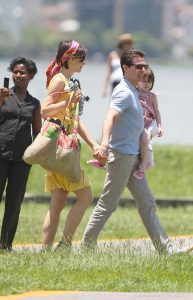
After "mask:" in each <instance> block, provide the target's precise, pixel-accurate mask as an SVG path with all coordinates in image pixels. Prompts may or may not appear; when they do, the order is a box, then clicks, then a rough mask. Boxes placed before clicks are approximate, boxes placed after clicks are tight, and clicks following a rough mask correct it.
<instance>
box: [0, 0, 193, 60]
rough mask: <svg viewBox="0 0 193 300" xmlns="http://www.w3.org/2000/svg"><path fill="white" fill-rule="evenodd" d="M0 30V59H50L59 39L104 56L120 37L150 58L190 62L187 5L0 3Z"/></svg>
mask: <svg viewBox="0 0 193 300" xmlns="http://www.w3.org/2000/svg"><path fill="white" fill-rule="evenodd" d="M0 25H1V26H0V36H1V39H0V56H2V55H6V54H7V53H10V51H12V52H14V53H15V51H16V52H18V53H21V52H23V53H24V54H25V53H30V54H31V55H32V56H40V55H41V54H43V56H45V55H50V53H51V56H53V52H52V51H53V49H54V51H55V47H56V44H58V42H59V41H60V40H61V39H65V38H74V39H78V40H79V41H80V42H81V43H83V44H85V45H87V46H88V49H89V54H90V55H94V54H95V52H96V53H99V54H101V55H103V56H106V55H107V53H109V51H110V50H112V47H114V46H115V44H116V40H117V37H118V35H120V34H122V33H126V32H130V33H132V34H133V35H134V37H136V40H137V44H136V46H137V47H140V48H143V49H144V50H145V52H146V54H147V55H149V56H150V57H161V56H162V57H165V58H166V57H167V56H168V58H169V57H171V56H173V57H175V58H177V59H181V58H182V57H183V58H187V57H190V56H193V31H192V27H193V0H169V1H168V0H97V1H93V0H61V1H60V0H55V1H54V0H53V1H52V0H49V1H46V0H33V1H31V0H9V1H7V0H0ZM13 42H14V43H13ZM5 49H9V50H8V52H6V51H5ZM164 55H165V56H164Z"/></svg>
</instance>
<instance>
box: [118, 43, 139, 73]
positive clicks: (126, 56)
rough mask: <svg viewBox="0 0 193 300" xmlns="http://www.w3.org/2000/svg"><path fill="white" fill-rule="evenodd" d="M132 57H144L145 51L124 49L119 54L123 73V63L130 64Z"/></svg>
mask: <svg viewBox="0 0 193 300" xmlns="http://www.w3.org/2000/svg"><path fill="white" fill-rule="evenodd" d="M133 57H142V58H143V57H145V52H143V51H142V50H135V49H133V50H125V51H124V52H123V54H122V55H121V69H122V71H123V75H124V74H125V71H124V69H123V65H126V66H128V67H129V66H130V65H131V64H132V63H133Z"/></svg>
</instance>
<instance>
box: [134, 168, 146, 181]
mask: <svg viewBox="0 0 193 300" xmlns="http://www.w3.org/2000/svg"><path fill="white" fill-rule="evenodd" d="M144 173H145V172H142V171H140V168H138V169H137V170H136V171H135V172H134V173H133V176H134V177H135V178H137V179H142V177H143V174H144Z"/></svg>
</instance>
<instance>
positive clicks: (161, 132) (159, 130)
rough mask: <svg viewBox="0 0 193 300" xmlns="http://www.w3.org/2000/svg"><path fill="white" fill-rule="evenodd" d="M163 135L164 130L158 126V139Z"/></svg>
mask: <svg viewBox="0 0 193 300" xmlns="http://www.w3.org/2000/svg"><path fill="white" fill-rule="evenodd" d="M162 135H163V130H162V127H161V125H158V137H161V136H162Z"/></svg>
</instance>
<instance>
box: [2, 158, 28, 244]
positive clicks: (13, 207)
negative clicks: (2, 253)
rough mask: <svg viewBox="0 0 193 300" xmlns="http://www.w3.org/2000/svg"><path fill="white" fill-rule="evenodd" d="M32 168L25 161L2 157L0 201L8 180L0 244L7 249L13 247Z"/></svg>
mask: <svg viewBox="0 0 193 300" xmlns="http://www.w3.org/2000/svg"><path fill="white" fill-rule="evenodd" d="M30 169H31V166H30V165H28V164H26V163H25V162H24V161H9V160H5V159H1V158H0V202H1V200H2V196H3V191H4V189H5V186H6V182H7V186H6V198H5V212H4V216H3V222H2V227H1V237H0V245H1V247H3V248H5V249H7V248H8V249H9V248H10V249H11V248H12V242H13V239H14V236H15V233H16V230H17V225H18V221H19V214H20V209H21V203H22V201H23V198H24V194H25V190H26V184H27V180H28V177H29V172H30Z"/></svg>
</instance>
